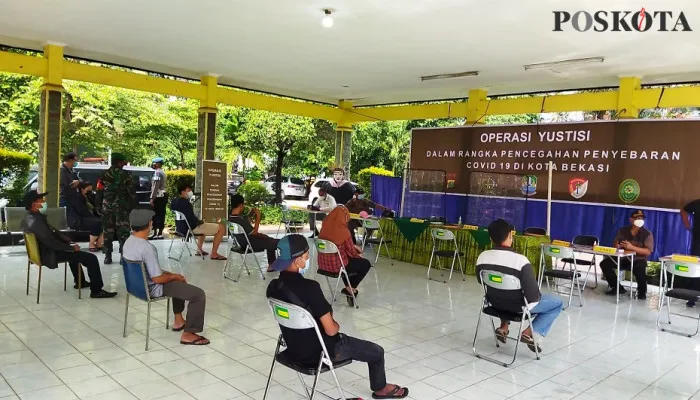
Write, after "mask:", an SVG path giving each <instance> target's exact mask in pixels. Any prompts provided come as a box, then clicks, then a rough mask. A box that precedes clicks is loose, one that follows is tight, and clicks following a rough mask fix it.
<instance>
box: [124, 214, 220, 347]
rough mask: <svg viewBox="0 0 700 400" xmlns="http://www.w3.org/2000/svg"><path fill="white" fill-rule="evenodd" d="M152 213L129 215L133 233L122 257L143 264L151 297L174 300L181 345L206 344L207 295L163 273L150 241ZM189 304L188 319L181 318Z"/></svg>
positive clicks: (180, 277)
mask: <svg viewBox="0 0 700 400" xmlns="http://www.w3.org/2000/svg"><path fill="white" fill-rule="evenodd" d="M154 215H155V213H154V212H153V211H151V210H146V209H136V210H133V211H131V213H130V214H129V224H130V225H131V230H132V234H131V236H129V238H128V239H127V240H126V242H124V249H123V251H122V257H124V259H126V260H129V261H135V262H142V263H144V265H145V266H146V272H147V276H146V278H147V279H148V289H149V291H150V293H151V296H152V297H161V296H168V297H170V298H172V301H173V313H174V314H175V322H174V323H173V331H174V332H180V331H182V336H181V337H180V344H189V345H196V346H201V345H207V344H209V340H208V339H207V338H205V337H204V336H201V335H198V333H199V332H202V331H203V330H204V308H205V305H206V295H205V294H204V291H203V290H202V289H200V288H198V287H197V286H194V285H190V284H188V283H187V280H186V279H185V277H184V276H182V275H180V274H173V273H172V272H168V271H163V270H162V269H161V268H160V261H159V260H158V250H157V249H156V248H155V246H153V245H152V244H151V243H150V242H149V241H148V234H149V233H150V232H151V228H153V216H154ZM185 301H188V302H189V304H188V305H187V320H185V318H184V317H183V316H182V312H183V311H184V310H185Z"/></svg>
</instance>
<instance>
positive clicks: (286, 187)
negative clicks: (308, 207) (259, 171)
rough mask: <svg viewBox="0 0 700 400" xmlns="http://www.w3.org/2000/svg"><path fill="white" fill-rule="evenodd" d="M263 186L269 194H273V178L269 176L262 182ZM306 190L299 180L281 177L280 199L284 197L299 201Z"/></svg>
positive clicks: (302, 182)
mask: <svg viewBox="0 0 700 400" xmlns="http://www.w3.org/2000/svg"><path fill="white" fill-rule="evenodd" d="M263 185H265V187H266V188H267V191H268V192H269V193H270V194H275V186H274V185H275V176H271V177H269V178H267V179H265V180H264V181H263ZM305 194H306V190H305V188H304V181H303V180H301V179H299V178H290V177H287V176H283V177H282V198H283V199H284V198H286V197H298V198H300V199H302V198H304V195H305Z"/></svg>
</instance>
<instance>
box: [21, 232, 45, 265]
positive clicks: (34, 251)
mask: <svg viewBox="0 0 700 400" xmlns="http://www.w3.org/2000/svg"><path fill="white" fill-rule="evenodd" d="M24 247H25V248H26V249H27V258H29V261H30V262H31V263H32V264H34V265H38V266H40V267H41V255H40V254H41V253H39V242H37V241H36V236H34V234H33V233H29V232H26V233H25V234H24Z"/></svg>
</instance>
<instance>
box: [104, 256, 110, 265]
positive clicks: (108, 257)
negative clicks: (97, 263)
mask: <svg viewBox="0 0 700 400" xmlns="http://www.w3.org/2000/svg"><path fill="white" fill-rule="evenodd" d="M111 263H112V256H111V255H107V256H105V265H109V264H111Z"/></svg>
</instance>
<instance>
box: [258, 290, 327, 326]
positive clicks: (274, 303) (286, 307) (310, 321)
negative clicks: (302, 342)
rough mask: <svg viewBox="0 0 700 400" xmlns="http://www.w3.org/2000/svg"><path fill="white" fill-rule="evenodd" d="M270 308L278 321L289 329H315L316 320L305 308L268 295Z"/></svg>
mask: <svg viewBox="0 0 700 400" xmlns="http://www.w3.org/2000/svg"><path fill="white" fill-rule="evenodd" d="M267 301H268V303H269V304H270V310H272V315H273V316H274V317H275V320H277V323H278V324H280V325H281V326H284V327H285V328H289V329H313V328H316V327H317V325H316V321H315V320H314V318H313V317H312V316H311V314H310V313H309V312H308V311H306V310H305V309H303V308H301V307H299V306H296V305H294V304H290V303H286V302H284V301H281V300H277V299H273V298H272V297H268V299H267Z"/></svg>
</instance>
